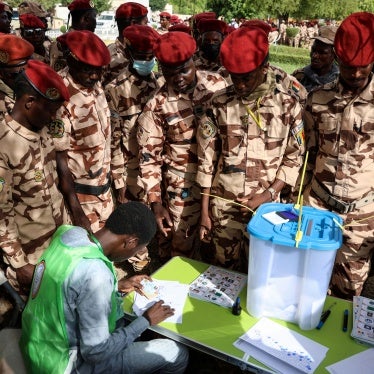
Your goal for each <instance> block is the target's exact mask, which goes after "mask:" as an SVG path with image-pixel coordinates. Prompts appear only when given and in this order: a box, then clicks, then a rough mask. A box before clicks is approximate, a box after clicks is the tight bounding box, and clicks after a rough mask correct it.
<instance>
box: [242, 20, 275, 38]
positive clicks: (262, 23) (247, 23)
mask: <svg viewBox="0 0 374 374" xmlns="http://www.w3.org/2000/svg"><path fill="white" fill-rule="evenodd" d="M240 27H249V28H253V27H258V28H259V29H261V30H263V31H265V33H266V35H269V33H270V31H271V26H270V25H269V24H268V23H267V22H265V21H261V20H260V19H251V20H249V21H245V22H243V23H242V24H241V25H240Z"/></svg>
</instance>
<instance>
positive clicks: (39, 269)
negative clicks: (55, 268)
mask: <svg viewBox="0 0 374 374" xmlns="http://www.w3.org/2000/svg"><path fill="white" fill-rule="evenodd" d="M44 272H45V261H44V260H43V261H42V262H40V263H39V264H38V265H36V267H35V271H34V278H33V280H32V286H31V297H32V298H33V299H35V297H36V296H37V295H38V292H39V289H40V285H41V283H42V280H43V275H44Z"/></svg>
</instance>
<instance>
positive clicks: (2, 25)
mask: <svg viewBox="0 0 374 374" xmlns="http://www.w3.org/2000/svg"><path fill="white" fill-rule="evenodd" d="M12 17H13V9H12V7H10V6H9V5H8V4H6V3H2V2H0V32H2V33H4V34H10V32H11V31H12V26H11V23H12Z"/></svg>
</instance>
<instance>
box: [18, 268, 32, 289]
mask: <svg viewBox="0 0 374 374" xmlns="http://www.w3.org/2000/svg"><path fill="white" fill-rule="evenodd" d="M34 269H35V265H31V264H26V265H25V266H22V267H21V268H17V269H15V271H16V275H17V281H18V283H19V286H20V287H21V289H22V290H23V291H25V292H27V293H28V292H29V291H30V286H31V282H32V277H33V275H34Z"/></svg>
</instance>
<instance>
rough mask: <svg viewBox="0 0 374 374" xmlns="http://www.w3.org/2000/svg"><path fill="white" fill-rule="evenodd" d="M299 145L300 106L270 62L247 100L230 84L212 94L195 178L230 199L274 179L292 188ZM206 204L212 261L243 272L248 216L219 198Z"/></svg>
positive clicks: (264, 186)
mask: <svg viewBox="0 0 374 374" xmlns="http://www.w3.org/2000/svg"><path fill="white" fill-rule="evenodd" d="M248 109H250V110H251V111H252V112H253V113H256V115H257V116H258V117H257V118H258V122H259V124H256V122H255V120H254V119H253V118H252V116H251V115H249V111H248ZM260 124H261V128H260ZM303 149H304V146H303V122H302V106H301V104H300V103H299V101H298V98H297V97H296V96H294V95H292V94H291V93H290V92H289V88H288V82H287V83H285V82H284V81H283V80H282V79H280V76H279V75H276V73H275V70H274V69H273V68H272V67H271V66H270V67H269V69H268V73H267V78H266V82H265V83H263V84H261V85H260V86H259V87H258V88H257V89H256V90H255V91H254V92H253V93H252V94H250V96H249V97H248V98H246V99H244V98H242V99H241V98H238V97H237V96H236V94H235V91H234V88H233V86H230V87H228V88H227V90H225V91H222V92H221V93H220V94H217V95H216V96H215V97H214V98H213V100H212V103H211V113H210V114H209V116H206V117H204V118H203V119H202V120H201V122H200V126H199V131H198V156H199V167H198V173H197V178H196V181H197V182H198V183H199V184H200V185H201V187H203V188H211V193H212V194H214V195H217V196H219V197H222V198H225V199H229V200H237V198H241V197H245V196H248V195H251V196H254V195H256V194H260V193H263V192H265V191H266V190H267V189H268V188H269V187H270V186H271V185H272V184H273V183H274V181H275V179H279V180H282V181H283V182H285V183H286V184H288V185H291V186H293V185H295V183H296V180H297V176H298V173H299V169H300V167H301V164H302V153H303ZM210 207H211V212H210V213H211V218H212V225H213V230H212V232H213V244H214V246H215V258H214V260H213V263H216V264H219V265H221V266H225V267H229V268H233V269H236V270H241V271H246V268H247V257H248V243H249V238H248V234H247V232H246V225H247V223H248V216H245V217H243V214H242V213H241V212H240V208H239V207H238V206H236V205H233V204H231V203H228V202H226V201H224V200H221V199H218V198H212V199H211V202H210Z"/></svg>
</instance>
